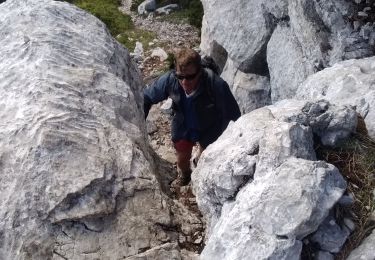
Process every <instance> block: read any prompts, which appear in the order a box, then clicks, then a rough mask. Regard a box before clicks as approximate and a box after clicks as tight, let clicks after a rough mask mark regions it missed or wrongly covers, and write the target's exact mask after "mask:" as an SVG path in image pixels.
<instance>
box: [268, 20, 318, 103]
mask: <svg viewBox="0 0 375 260" xmlns="http://www.w3.org/2000/svg"><path fill="white" fill-rule="evenodd" d="M280 46H282V47H280ZM267 63H268V68H269V71H270V82H271V86H272V91H271V97H272V100H273V101H277V100H282V99H288V98H293V97H294V95H295V93H296V91H297V88H298V86H299V85H300V84H301V83H302V82H303V81H304V80H305V79H306V78H307V77H308V76H309V75H311V74H313V73H314V72H315V70H314V67H313V66H312V65H311V64H310V63H309V61H308V60H307V59H306V57H305V55H304V50H303V47H302V46H301V44H300V43H299V41H298V39H297V37H296V36H295V35H294V33H293V31H292V29H291V27H290V26H287V25H282V24H279V25H278V26H277V28H276V29H275V31H274V32H273V34H272V37H271V39H270V41H269V42H268V45H267Z"/></svg>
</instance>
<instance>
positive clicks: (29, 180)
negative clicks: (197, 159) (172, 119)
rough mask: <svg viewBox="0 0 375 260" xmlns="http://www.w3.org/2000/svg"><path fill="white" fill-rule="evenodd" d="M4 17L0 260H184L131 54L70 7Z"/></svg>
mask: <svg viewBox="0 0 375 260" xmlns="http://www.w3.org/2000/svg"><path fill="white" fill-rule="evenodd" d="M0 13H1V15H0V44H1V46H2V47H1V49H0V71H1V73H0V95H1V97H2V98H1V100H0V108H1V109H0V122H1V123H0V124H1V128H0V147H1V150H0V198H1V200H0V259H52V258H53V259H60V258H63V259H87V258H90V259H122V258H125V257H130V256H134V257H136V256H137V255H138V254H142V255H143V256H145V255H146V256H149V257H153V259H159V258H158V257H159V256H158V250H159V249H160V250H161V251H163V250H165V248H170V254H171V255H172V254H175V255H176V257H180V256H179V251H178V250H177V249H176V248H177V247H178V246H177V244H176V240H175V239H172V238H171V237H170V236H169V235H168V233H167V232H165V231H164V230H163V228H162V227H163V226H169V225H171V221H172V220H171V217H170V213H169V209H168V203H167V199H166V197H165V195H163V194H162V192H161V191H160V189H159V185H158V183H157V181H156V178H155V175H154V174H153V171H154V166H153V160H152V157H151V155H150V150H149V148H148V146H147V145H146V143H145V123H144V116H143V112H142V106H141V104H142V96H141V94H140V93H141V91H140V90H141V87H142V85H141V80H140V78H139V72H138V69H137V68H136V67H135V66H134V65H133V63H132V62H131V60H130V57H129V54H128V51H127V50H125V49H124V48H123V47H121V46H120V44H119V43H118V42H116V41H115V40H114V39H113V38H112V37H111V36H110V34H109V32H108V30H107V29H106V28H105V26H104V24H103V23H102V22H100V21H99V20H98V19H96V18H95V17H93V16H91V15H89V14H87V13H86V12H84V11H82V10H80V9H78V8H77V7H74V6H73V5H70V4H68V3H64V2H58V1H49V0H26V1H25V0H9V1H6V2H5V3H3V4H1V5H0ZM162 255H163V254H161V255H160V257H162Z"/></svg>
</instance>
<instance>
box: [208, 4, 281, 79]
mask: <svg viewBox="0 0 375 260" xmlns="http://www.w3.org/2000/svg"><path fill="white" fill-rule="evenodd" d="M279 2H280V6H283V5H284V2H285V1H279ZM279 2H277V3H279ZM202 3H203V8H204V13H205V15H204V18H205V22H203V23H202V27H203V29H202V30H203V31H204V32H205V33H204V34H205V37H202V46H201V49H202V50H203V51H205V50H206V49H209V48H207V46H212V45H213V43H216V44H218V45H220V46H222V48H224V49H225V51H226V52H227V53H228V56H229V58H231V59H232V60H233V61H234V62H235V64H236V67H238V68H239V69H240V70H241V71H243V72H245V73H256V74H260V75H266V74H267V71H268V69H267V64H266V59H265V57H266V47H267V42H268V40H269V38H270V37H271V32H272V30H273V28H274V23H273V21H272V17H271V16H270V15H267V14H266V13H265V12H264V10H263V7H262V3H263V1H255V0H251V1H240V2H238V1H224V0H219V1H217V0H204V1H202ZM239 6H240V9H241V11H240V12H238V11H237V10H238V8H239ZM275 6H278V5H277V4H275ZM275 8H276V7H275ZM280 9H282V7H280ZM223 17H225V19H223ZM207 40H208V41H207ZM206 41H207V42H206ZM212 47H213V46H212ZM212 47H211V48H212ZM206 54H208V55H210V54H211V52H210V51H208V52H207V53H206ZM215 61H216V59H215Z"/></svg>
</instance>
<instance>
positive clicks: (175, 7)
mask: <svg viewBox="0 0 375 260" xmlns="http://www.w3.org/2000/svg"><path fill="white" fill-rule="evenodd" d="M178 9H179V6H178V4H169V5H166V6H163V7H160V8H158V9H156V10H155V12H156V13H157V14H169V13H170V12H172V11H174V10H178Z"/></svg>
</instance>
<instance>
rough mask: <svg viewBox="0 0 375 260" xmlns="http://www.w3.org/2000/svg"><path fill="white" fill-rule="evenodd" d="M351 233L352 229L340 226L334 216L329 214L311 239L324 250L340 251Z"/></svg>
mask: <svg viewBox="0 0 375 260" xmlns="http://www.w3.org/2000/svg"><path fill="white" fill-rule="evenodd" d="M349 235H350V230H349V229H348V228H347V227H345V226H342V227H341V226H339V225H338V224H337V223H336V221H335V219H334V217H333V216H328V217H327V218H326V219H325V220H324V222H323V223H322V224H321V225H320V226H319V228H318V230H317V231H316V232H315V233H314V234H313V235H312V237H311V241H313V242H315V243H317V244H318V245H319V246H320V248H321V249H322V250H324V251H327V252H331V253H338V252H340V249H341V247H342V246H343V245H344V243H345V241H346V239H347V238H348V236H349Z"/></svg>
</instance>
